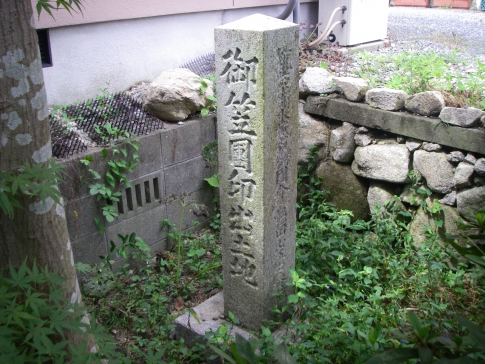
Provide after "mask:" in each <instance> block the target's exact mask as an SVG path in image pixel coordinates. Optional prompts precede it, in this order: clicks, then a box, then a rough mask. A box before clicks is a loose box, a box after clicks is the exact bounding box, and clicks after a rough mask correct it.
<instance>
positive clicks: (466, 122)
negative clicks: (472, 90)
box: [439, 107, 484, 128]
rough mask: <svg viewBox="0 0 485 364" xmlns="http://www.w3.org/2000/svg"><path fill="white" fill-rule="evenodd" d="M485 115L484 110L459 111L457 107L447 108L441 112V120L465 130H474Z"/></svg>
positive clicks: (471, 108)
mask: <svg viewBox="0 0 485 364" xmlns="http://www.w3.org/2000/svg"><path fill="white" fill-rule="evenodd" d="M483 115H484V112H483V111H482V110H479V109H476V108H474V107H468V108H466V109H458V108H456V107H445V108H443V110H441V113H440V116H439V118H440V119H441V120H442V121H443V122H445V123H447V124H452V125H458V126H461V127H463V128H472V127H474V126H477V125H478V124H480V118H481V117H482V116H483Z"/></svg>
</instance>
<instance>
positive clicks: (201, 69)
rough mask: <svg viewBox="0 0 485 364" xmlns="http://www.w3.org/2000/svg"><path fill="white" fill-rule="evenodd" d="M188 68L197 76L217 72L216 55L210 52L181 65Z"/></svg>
mask: <svg viewBox="0 0 485 364" xmlns="http://www.w3.org/2000/svg"><path fill="white" fill-rule="evenodd" d="M180 68H188V69H189V70H191V71H192V72H194V73H195V74H196V75H197V76H200V77H204V76H207V75H213V74H214V73H215V72H216V55H215V54H214V53H208V54H205V55H203V56H200V57H198V58H196V59H194V60H192V61H190V62H187V63H185V64H183V65H181V66H180Z"/></svg>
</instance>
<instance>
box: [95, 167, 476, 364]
mask: <svg viewBox="0 0 485 364" xmlns="http://www.w3.org/2000/svg"><path fill="white" fill-rule="evenodd" d="M311 171H312V163H311V161H310V164H309V167H308V169H306V168H305V169H304V170H303V169H302V170H301V171H300V175H299V176H300V177H299V201H298V226H297V242H296V243H297V260H296V267H295V270H294V271H292V272H291V276H292V282H288V284H292V285H293V286H294V293H293V294H292V295H291V296H289V299H288V304H287V305H285V306H284V307H282V308H280V309H276V308H275V309H274V311H275V319H274V320H273V321H271V322H268V323H267V324H266V325H265V326H263V327H262V328H261V332H260V333H258V336H259V338H258V339H257V340H254V341H252V342H244V341H241V339H239V342H238V341H237V340H236V341H234V339H233V338H230V337H229V336H228V335H227V332H228V329H229V327H230V326H231V325H233V324H237V323H238V320H237V317H233V316H232V317H231V315H230V317H228V321H229V323H228V324H227V325H224V326H222V327H221V329H220V330H218V331H217V332H215V333H213V334H210V335H208V336H207V339H208V345H206V346H202V345H200V346H196V347H193V348H187V347H186V346H185V344H184V341H183V339H176V338H175V336H174V335H173V331H172V330H173V328H174V326H173V320H174V319H175V317H177V316H178V315H179V314H180V313H181V312H184V311H186V310H189V311H190V310H191V308H192V307H193V306H195V305H196V304H197V303H200V302H201V301H203V300H205V299H206V298H207V297H209V296H211V295H212V294H214V293H216V292H218V291H220V290H221V288H222V277H221V270H220V245H219V241H218V240H219V236H218V232H217V231H214V230H204V231H201V232H198V233H188V234H180V230H179V227H178V226H173V224H171V223H169V222H168V221H164V226H165V227H166V228H169V229H171V230H170V236H171V238H172V239H173V243H174V248H173V249H172V250H170V251H167V252H163V253H156V254H155V255H154V256H152V255H150V254H149V253H148V250H147V249H146V246H145V245H144V244H143V243H142V242H140V240H139V239H138V240H137V239H136V237H135V236H130V237H121V236H120V239H121V241H122V244H121V248H120V247H119V246H118V247H117V246H116V245H113V247H112V252H111V254H112V255H113V256H109V257H105V261H106V260H107V261H109V260H110V259H112V258H113V257H114V254H118V255H121V256H125V257H130V256H132V259H135V260H136V261H138V262H141V263H142V264H141V265H138V268H136V269H133V268H130V266H128V265H126V266H125V267H121V268H120V269H119V270H118V272H117V273H113V272H112V271H111V270H108V272H109V274H108V275H107V274H106V266H109V264H105V265H99V266H97V267H94V270H93V272H95V273H97V274H95V275H94V276H93V277H92V279H94V280H97V281H98V282H100V283H102V286H104V287H108V289H107V291H105V292H102V294H99V293H95V294H93V293H92V292H93V291H92V292H91V294H89V293H87V294H88V295H90V297H89V299H88V300H87V302H89V304H90V305H91V311H92V312H93V313H95V316H96V318H97V320H98V322H100V323H102V324H103V325H104V326H105V327H106V328H107V330H108V331H109V332H110V333H111V334H112V336H113V338H114V340H115V341H116V342H117V344H118V350H120V351H121V352H122V353H123V356H124V357H125V358H126V362H129V361H132V362H139V363H144V362H160V363H163V362H165V363H185V362H187V363H188V362H204V361H205V360H206V359H205V358H204V356H203V352H204V351H205V350H206V349H207V348H208V347H209V345H210V346H211V347H212V348H216V349H218V350H215V353H214V354H213V356H216V355H219V356H222V357H225V358H226V359H225V360H226V361H228V362H231V361H230V360H229V359H228V358H227V357H229V358H231V359H232V360H233V362H237V363H246V362H248V363H251V362H258V363H275V362H288V363H290V362H297V363H364V362H366V361H367V360H379V357H377V359H371V358H373V357H374V356H375V355H376V354H378V353H383V352H384V351H386V350H388V349H394V350H397V352H398V353H401V351H400V350H408V353H413V354H416V353H417V352H419V349H418V346H423V344H425V345H428V347H430V348H433V350H434V351H433V355H435V357H436V358H439V357H440V356H443V357H450V358H452V357H459V356H462V357H463V356H464V355H468V356H466V357H465V358H466V360H469V361H468V362H473V361H471V360H485V356H484V353H483V350H482V351H481V352H478V353H476V352H474V351H475V350H477V347H476V345H475V343H474V341H473V337H471V336H470V334H469V333H470V328H472V329H473V328H475V329H476V328H477V327H484V326H485V317H484V316H483V314H482V312H483V306H484V305H485V283H484V275H485V273H484V270H483V269H479V267H478V266H477V265H475V264H470V263H469V262H468V261H467V260H464V259H459V258H458V254H457V253H456V251H455V250H454V249H453V247H451V246H450V245H447V244H445V243H444V242H443V240H442V238H441V237H440V235H439V234H438V233H437V232H436V231H433V230H432V229H431V228H430V229H428V231H427V233H426V239H425V241H423V242H422V243H419V244H417V243H415V242H414V241H413V239H412V237H411V235H410V234H409V232H408V231H407V228H406V226H407V223H408V222H409V220H410V218H411V215H410V213H408V212H406V211H403V210H400V209H399V208H398V207H397V206H398V204H394V203H393V202H391V203H390V204H389V205H388V206H385V208H384V209H378V210H376V211H375V212H374V214H373V216H372V219H371V220H370V221H367V222H366V221H353V220H352V218H351V217H352V216H351V215H352V214H351V212H350V211H339V210H337V209H336V208H335V207H334V206H333V205H332V204H330V203H328V202H326V201H325V199H326V192H325V191H321V190H319V187H318V186H319V181H318V180H315V179H314V178H313V177H312V173H311ZM429 212H430V213H436V219H437V220H439V208H438V209H437V208H436V206H432V208H429ZM482 217H483V216H482ZM482 220H483V218H482ZM437 225H439V222H438V224H437ZM473 226H475V228H477V229H478V228H479V227H480V226H478V227H476V225H473ZM130 252H131V253H130ZM132 253H134V255H133V254H132ZM103 266H104V268H103ZM107 277H108V278H107ZM108 281H109V282H110V284H109V285H106V282H108ZM94 292H96V291H94ZM456 315H459V316H456ZM288 316H289V318H288ZM464 318H466V319H465V321H463V319H464ZM467 323H472V324H471V325H472V326H469V327H468V326H467ZM416 325H418V326H416ZM416 327H417V328H418V329H419V330H421V331H419V330H418V329H416ZM282 329H283V331H282V332H283V334H281V333H280V334H278V335H276V334H275V332H277V331H278V330H282ZM416 330H418V332H421V333H423V332H424V333H425V334H423V335H424V336H423V337H420V336H419V335H418V334H416ZM478 330H480V332H482V334H483V331H481V329H478ZM276 337H278V339H276ZM282 339H284V340H286V342H287V349H286V347H285V348H282V347H281V346H278V343H280V342H281V340H282ZM420 340H421V341H420ZM437 342H438V343H441V344H443V343H445V344H446V345H448V346H446V345H444V344H443V345H441V346H440V345H438V344H437ZM221 350H228V351H227V354H225V356H224V355H223V354H222V351H221ZM286 350H287V351H286ZM430 350H431V349H430ZM478 350H479V348H478ZM241 351H243V352H242V353H241ZM288 352H289V353H290V354H291V358H290V356H288V355H287V354H288ZM245 353H246V354H247V353H250V354H248V355H245ZM278 355H283V358H287V361H285V360H286V359H281V356H278ZM284 355H286V356H284ZM381 355H382V354H381ZM411 357H412V356H411ZM245 358H249V359H245ZM275 358H278V359H275ZM381 359H382V358H381ZM386 360H389V359H388V358H387V359H386ZM393 361H396V359H395V358H394V359H393ZM375 362H376V363H379V362H381V363H382V362H386V361H375ZM396 362H397V361H396ZM412 362H413V361H410V363H412ZM421 362H425V361H421ZM477 362H478V361H477Z"/></svg>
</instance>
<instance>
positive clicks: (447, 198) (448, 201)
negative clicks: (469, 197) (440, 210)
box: [439, 191, 456, 206]
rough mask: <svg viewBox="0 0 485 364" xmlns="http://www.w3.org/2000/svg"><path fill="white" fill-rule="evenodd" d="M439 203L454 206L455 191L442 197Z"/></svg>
mask: <svg viewBox="0 0 485 364" xmlns="http://www.w3.org/2000/svg"><path fill="white" fill-rule="evenodd" d="M439 201H440V203H442V204H443V205H449V206H455V204H456V191H451V192H450V193H449V194H447V195H446V196H445V197H443V198H442V199H441V200H439Z"/></svg>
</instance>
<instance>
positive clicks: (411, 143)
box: [406, 139, 423, 152]
mask: <svg viewBox="0 0 485 364" xmlns="http://www.w3.org/2000/svg"><path fill="white" fill-rule="evenodd" d="M422 144H423V143H422V142H421V141H419V140H416V139H408V140H406V147H407V148H408V150H409V151H410V152H414V151H415V150H418V149H419V148H421V145H422Z"/></svg>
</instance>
